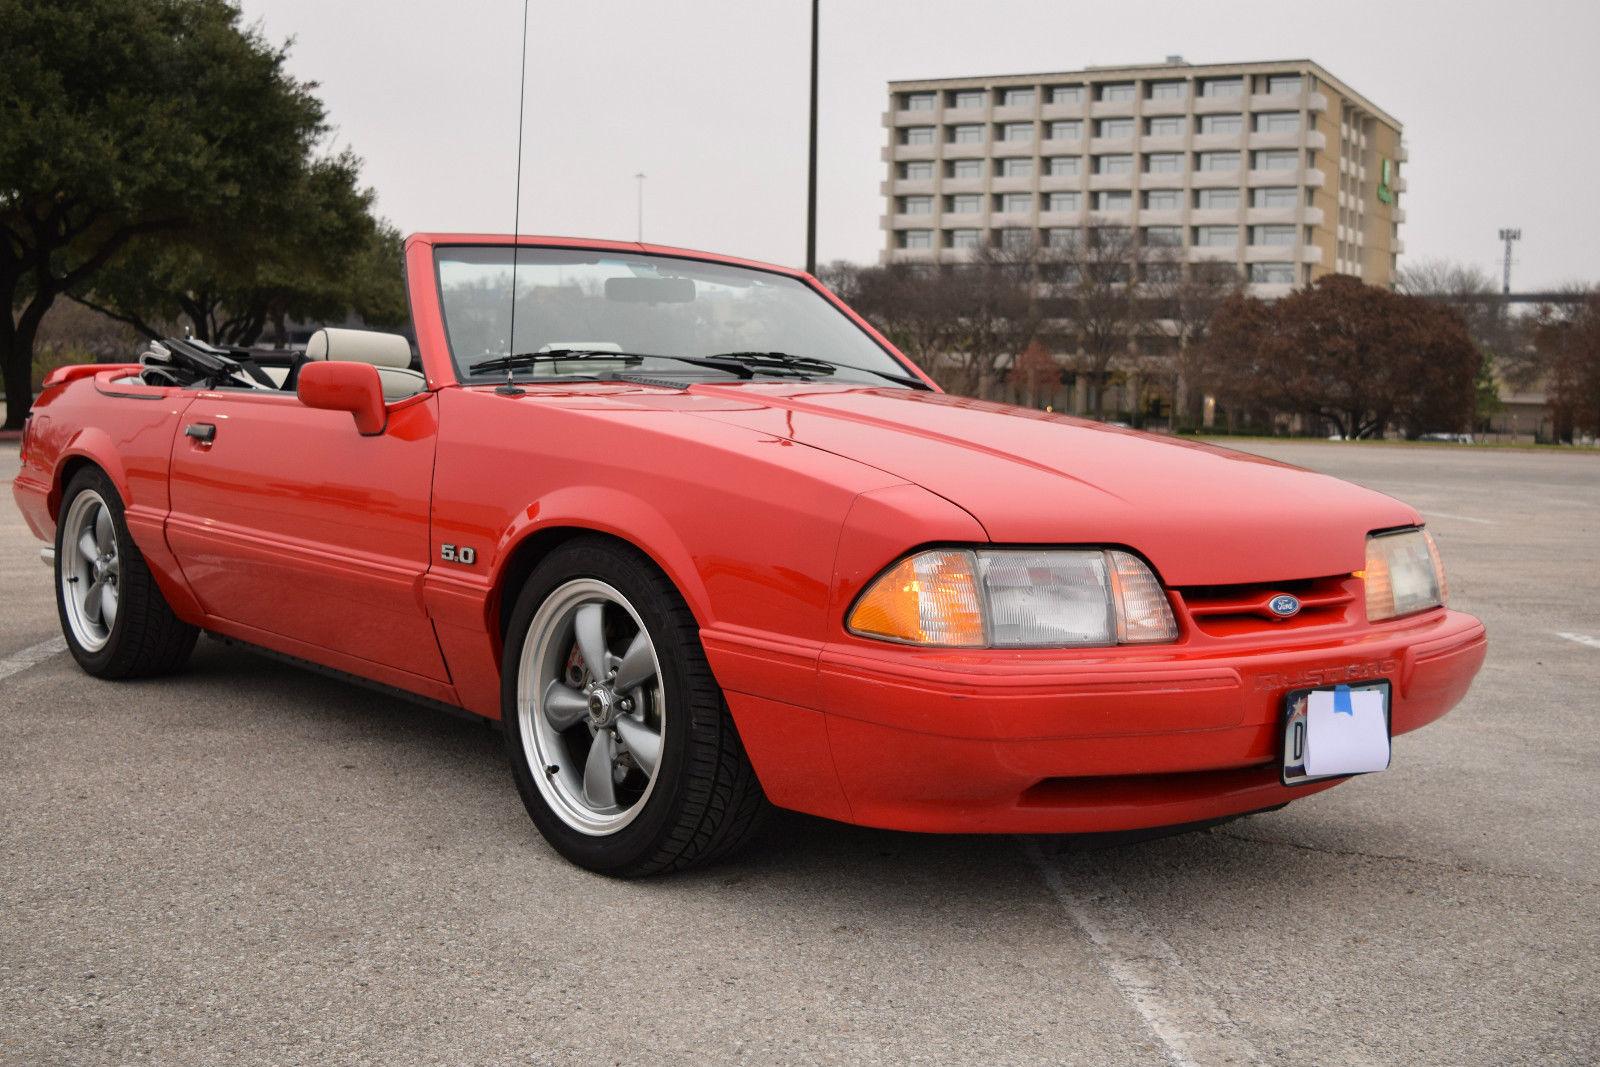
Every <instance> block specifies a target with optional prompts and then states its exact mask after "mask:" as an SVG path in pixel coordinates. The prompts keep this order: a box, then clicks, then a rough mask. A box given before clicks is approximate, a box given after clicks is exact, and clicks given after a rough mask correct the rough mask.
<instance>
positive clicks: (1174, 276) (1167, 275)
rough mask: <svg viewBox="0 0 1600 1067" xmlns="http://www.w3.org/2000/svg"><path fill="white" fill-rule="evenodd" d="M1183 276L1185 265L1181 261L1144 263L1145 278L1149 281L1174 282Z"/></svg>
mask: <svg viewBox="0 0 1600 1067" xmlns="http://www.w3.org/2000/svg"><path fill="white" fill-rule="evenodd" d="M1182 278H1183V265H1182V264H1180V263H1146V264H1145V265H1144V280H1145V281H1147V282H1166V283H1168V284H1171V283H1172V282H1176V281H1180V280H1182Z"/></svg>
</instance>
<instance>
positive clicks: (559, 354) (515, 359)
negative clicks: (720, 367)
mask: <svg viewBox="0 0 1600 1067" xmlns="http://www.w3.org/2000/svg"><path fill="white" fill-rule="evenodd" d="M657 358H660V357H657V356H652V355H646V354H644V353H641V352H612V351H610V350H608V349H604V348H547V349H545V350H544V351H543V352H513V353H512V354H511V355H509V356H495V357H494V358H493V359H480V360H478V362H476V363H471V364H468V365H467V373H469V374H477V373H478V372H479V371H487V370H509V369H511V368H513V367H536V366H538V365H539V364H540V363H568V362H571V361H574V360H580V359H607V360H611V361H613V362H620V363H643V362H644V361H645V360H646V359H657Z"/></svg>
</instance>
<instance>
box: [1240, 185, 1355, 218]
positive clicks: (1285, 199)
mask: <svg viewBox="0 0 1600 1067" xmlns="http://www.w3.org/2000/svg"><path fill="white" fill-rule="evenodd" d="M1299 202H1300V190H1298V189H1296V188H1295V187H1294V186H1292V185H1264V186H1262V187H1261V188H1259V189H1252V190H1250V206H1251V207H1294V206H1295V205H1296V204H1298V203H1299ZM1340 214H1341V215H1342V214H1343V212H1340Z"/></svg>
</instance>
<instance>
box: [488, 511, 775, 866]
mask: <svg viewBox="0 0 1600 1067" xmlns="http://www.w3.org/2000/svg"><path fill="white" fill-rule="evenodd" d="M505 648H506V652H505V658H504V665H503V667H502V689H501V712H502V716H503V720H504V726H505V734H506V746H507V751H508V754H509V756H510V759H511V765H512V768H513V770H514V772H515V775H516V780H517V787H518V789H519V791H520V792H521V794H522V798H523V802H524V803H525V804H526V806H527V809H528V814H529V815H530V816H532V818H533V821H534V823H535V824H536V825H537V826H538V827H539V830H540V832H541V833H543V834H544V836H545V838H546V840H548V841H549V842H550V844H551V845H552V846H554V847H555V849H556V850H557V851H558V852H560V853H561V854H562V855H563V856H565V857H566V858H567V859H569V860H571V861H572V862H573V863H576V864H578V865H579V866H581V867H586V868H588V869H590V870H593V871H597V872H600V873H603V874H610V875H616V876H620V877H638V876H641V875H647V874H654V873H657V872H660V871H666V870H672V869H675V868H679V867H685V866H688V865H689V864H691V863H698V862H704V861H707V860H710V859H713V858H716V857H718V856H722V855H725V854H727V853H728V852H731V851H732V850H733V849H735V848H737V847H738V846H740V845H742V844H743V843H744V842H745V841H747V840H748V839H749V838H750V837H751V836H753V835H754V833H755V831H756V830H757V828H758V826H759V823H760V821H761V816H762V814H763V813H764V811H765V809H766V800H765V797H764V796H763V794H762V792H761V786H760V784H759V783H758V782H757V781H756V777H755V772H754V771H753V770H752V769H751V767H750V762H749V760H748V759H747V758H746V756H745V753H744V748H743V746H742V745H741V744H740V743H739V735H738V733H737V731H736V730H735V729H734V725H733V720H732V718H731V717H730V716H729V714H728V710H727V705H726V704H725V702H724V701H723V698H722V691H721V690H720V689H719V688H718V687H717V684H716V681H715V680H714V679H713V678H712V676H711V669H710V667H709V666H708V665H707V663H706V660H705V653H704V651H703V650H702V649H701V647H700V641H699V636H698V629H697V627H696V625H695V621H694V617H693V616H692V615H691V614H690V612H689V609H688V607H687V606H686V605H685V604H684V603H683V600H682V598H681V597H680V596H679V595H678V593H677V590H676V589H674V588H673V586H672V584H671V582H669V581H668V580H667V578H666V576H665V575H663V574H662V573H661V572H660V571H659V570H658V569H657V568H656V567H655V566H654V565H653V564H652V563H651V562H650V561H649V560H648V559H646V558H645V557H643V556H642V555H640V554H639V553H637V552H635V551H633V550H632V549H629V548H627V547H626V546H622V545H619V544H617V543H616V542H613V541H609V540H606V539H603V538H589V537H584V538H580V539H577V540H574V541H570V542H568V543H567V544H565V545H563V546H561V547H560V548H558V549H556V550H555V551H554V552H552V553H551V554H550V555H549V556H548V557H547V558H546V559H545V560H544V561H543V562H541V563H540V565H539V566H538V567H537V568H536V569H535V570H534V572H533V574H532V575H531V576H530V577H529V579H528V582H527V585H526V586H525V587H524V588H523V590H522V594H521V596H520V597H519V598H518V600H517V603H516V606H515V607H514V609H513V611H512V615H511V623H510V627H509V630H508V633H507V636H506V646H505Z"/></svg>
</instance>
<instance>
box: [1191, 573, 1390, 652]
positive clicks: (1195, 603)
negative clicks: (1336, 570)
mask: <svg viewBox="0 0 1600 1067" xmlns="http://www.w3.org/2000/svg"><path fill="white" fill-rule="evenodd" d="M1177 592H1178V596H1179V597H1180V598H1181V599H1182V601H1183V607H1184V610H1185V611H1186V612H1187V613H1188V615H1189V618H1190V621H1191V622H1193V624H1194V627H1195V629H1196V630H1198V631H1200V632H1201V633H1203V634H1206V635H1207V636H1210V637H1234V636H1237V635H1241V634H1261V633H1267V632H1272V631H1275V630H1302V629H1306V628H1309V627H1313V626H1328V625H1331V624H1334V623H1342V622H1350V621H1354V620H1353V619H1352V617H1351V612H1352V611H1353V610H1354V608H1355V604H1356V600H1357V598H1358V597H1359V596H1360V595H1361V581H1360V579H1358V578H1356V577H1355V576H1354V575H1350V574H1340V575H1334V576H1332V577H1328V578H1303V579H1300V580H1298V581H1291V582H1252V583H1247V584H1244V585H1191V586H1184V587H1182V588H1180V589H1179V590H1178V591H1177ZM1284 593H1288V594H1290V595H1291V596H1294V597H1295V598H1297V599H1298V600H1299V601H1300V611H1299V613H1298V614H1296V615H1294V616H1291V617H1290V618H1287V619H1285V618H1282V617H1280V616H1279V615H1277V614H1276V613H1274V612H1273V610H1272V609H1271V608H1270V607H1269V606H1268V605H1269V604H1271V603H1272V598H1273V597H1276V596H1279V595H1281V594H1284Z"/></svg>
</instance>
